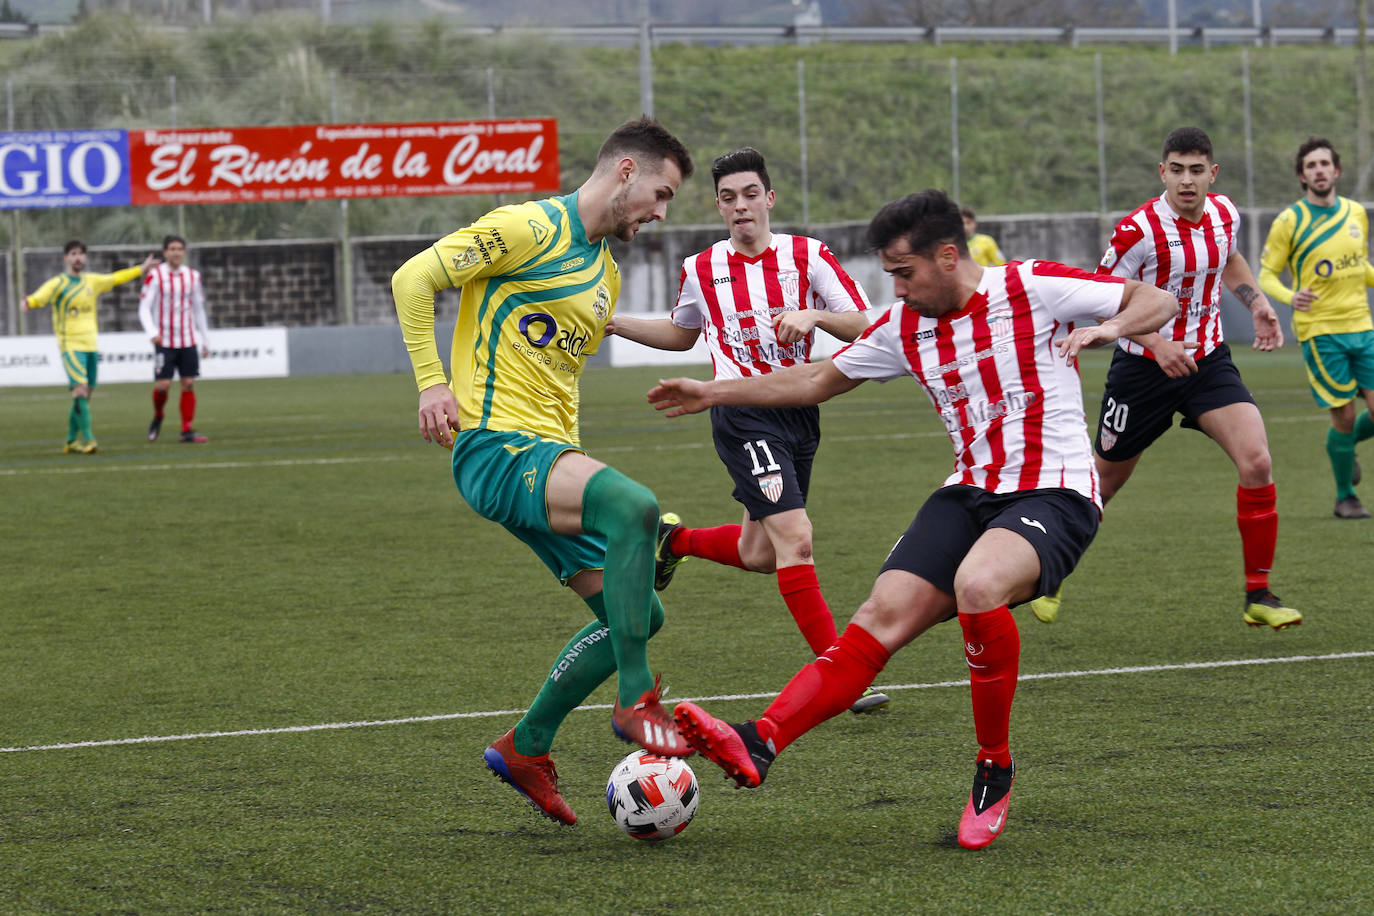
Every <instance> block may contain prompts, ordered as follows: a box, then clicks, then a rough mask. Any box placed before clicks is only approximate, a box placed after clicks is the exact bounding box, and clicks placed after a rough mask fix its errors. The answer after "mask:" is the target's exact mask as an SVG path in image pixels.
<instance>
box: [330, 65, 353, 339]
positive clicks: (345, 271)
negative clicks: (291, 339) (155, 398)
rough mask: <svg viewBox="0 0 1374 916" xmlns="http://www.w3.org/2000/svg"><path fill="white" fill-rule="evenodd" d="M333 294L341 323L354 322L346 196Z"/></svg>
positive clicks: (333, 95) (334, 95)
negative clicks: (338, 307) (338, 302)
mask: <svg viewBox="0 0 1374 916" xmlns="http://www.w3.org/2000/svg"><path fill="white" fill-rule="evenodd" d="M334 76H335V74H334V72H333V71H330V73H329V119H330V120H331V121H338V119H339V96H338V92H337V91H336V84H335V79H334ZM334 288H335V294H336V295H337V296H338V298H339V300H340V304H341V305H342V306H343V316H342V317H343V323H344V324H349V325H351V324H354V315H353V239H352V238H351V237H350V236H349V233H348V198H347V197H342V198H340V199H339V275H338V276H337V277H335V279H334Z"/></svg>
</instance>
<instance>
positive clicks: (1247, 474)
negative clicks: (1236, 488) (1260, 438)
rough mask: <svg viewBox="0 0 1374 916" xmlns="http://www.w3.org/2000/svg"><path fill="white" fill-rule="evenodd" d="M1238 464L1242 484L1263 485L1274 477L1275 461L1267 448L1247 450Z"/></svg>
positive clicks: (1247, 485)
mask: <svg viewBox="0 0 1374 916" xmlns="http://www.w3.org/2000/svg"><path fill="white" fill-rule="evenodd" d="M1238 464H1239V471H1240V483H1241V486H1245V487H1262V486H1265V485H1266V484H1268V483H1270V482H1271V481H1272V480H1273V479H1274V476H1273V474H1274V466H1273V461H1272V460H1271V459H1270V457H1269V449H1267V448H1259V449H1255V450H1253V451H1250V452H1247V453H1246V455H1245V456H1244V458H1243V459H1242V460H1241V461H1240V462H1238Z"/></svg>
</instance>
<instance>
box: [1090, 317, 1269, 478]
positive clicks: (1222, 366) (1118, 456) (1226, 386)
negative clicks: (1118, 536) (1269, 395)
mask: <svg viewBox="0 0 1374 916" xmlns="http://www.w3.org/2000/svg"><path fill="white" fill-rule="evenodd" d="M1253 403H1255V399H1254V397H1253V396H1252V395H1251V394H1250V389H1249V388H1246V387H1245V382H1243V381H1241V378H1240V370H1238V369H1237V368H1236V364H1235V363H1234V362H1232V361H1231V348H1230V347H1228V346H1226V344H1221V345H1220V346H1218V347H1217V348H1216V349H1215V350H1213V351H1212V352H1211V353H1209V354H1207V355H1206V356H1204V357H1203V358H1202V359H1199V360H1197V372H1194V373H1193V374H1192V375H1188V376H1184V377H1183V378H1169V377H1168V376H1167V375H1165V374H1164V370H1163V369H1161V368H1159V364H1158V363H1156V362H1155V361H1154V360H1152V359H1150V358H1149V357H1148V356H1136V355H1135V354H1133V353H1127V352H1126V351H1125V350H1122V349H1118V350H1117V351H1116V355H1115V356H1113V357H1112V365H1111V368H1110V369H1108V370H1107V384H1106V387H1105V388H1104V389H1103V392H1102V411H1101V413H1100V415H1099V417H1098V421H1097V439H1096V441H1095V442H1094V443H1093V445H1094V447H1095V448H1096V449H1097V453H1098V454H1099V455H1101V456H1102V457H1103V458H1106V459H1107V460H1108V461H1128V460H1130V459H1131V458H1134V457H1135V456H1136V455H1139V454H1140V453H1141V452H1143V451H1145V449H1147V448H1149V447H1150V444H1151V443H1152V442H1154V441H1155V440H1156V439H1158V438H1159V437H1160V436H1162V435H1164V434H1165V433H1166V432H1168V430H1169V427H1171V426H1173V425H1174V414H1176V413H1178V414H1182V415H1183V422H1182V423H1181V424H1180V425H1181V426H1184V427H1187V428H1188V429H1200V428H1201V427H1199V426H1198V424H1197V418H1198V417H1200V416H1202V415H1203V414H1205V413H1207V411H1209V410H1216V409H1217V408H1218V407H1227V406H1229V405H1231V404H1253Z"/></svg>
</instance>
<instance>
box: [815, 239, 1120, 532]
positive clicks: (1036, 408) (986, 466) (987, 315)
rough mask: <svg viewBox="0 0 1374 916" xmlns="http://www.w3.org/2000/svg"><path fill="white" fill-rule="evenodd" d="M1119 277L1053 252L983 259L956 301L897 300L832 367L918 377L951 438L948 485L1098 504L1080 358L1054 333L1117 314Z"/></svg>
mask: <svg viewBox="0 0 1374 916" xmlns="http://www.w3.org/2000/svg"><path fill="white" fill-rule="evenodd" d="M1125 289H1126V283H1125V281H1124V280H1122V279H1121V278H1119V277H1109V276H1102V275H1096V274H1090V273H1088V272H1086V271H1083V270H1079V269H1078V268H1076V267H1067V266H1065V265H1063V264H1057V263H1055V262H1053V261H1012V262H1011V263H1009V264H1005V265H1002V266H1000V267H989V268H986V269H985V270H984V271H983V279H982V282H980V283H979V285H978V292H977V293H975V294H974V295H973V296H972V297H970V298H969V300H968V302H967V303H965V304H964V307H963V308H961V309H959V310H958V311H956V312H951V313H949V314H947V315H942V316H941V317H939V318H926V317H923V316H922V315H920V314H918V313H917V312H916V311H914V310H913V309H910V308H907V307H906V305H905V304H904V303H901V302H898V303H897V304H896V305H894V306H892V308H891V309H889V310H888V312H887V314H885V315H883V316H882V317H881V318H879V319H878V320H877V321H875V322H874V323H873V324H872V325H871V326H870V327H869V329H868V330H867V331H865V332H864V334H863V336H861V337H860V338H859V339H858V340H856V341H854V342H853V343H852V344H850V345H849V346H848V347H845V348H844V349H843V350H841V351H840V352H839V353H837V354H835V356H834V362H835V368H837V369H839V370H840V371H841V372H842V373H844V374H845V375H846V376H847V377H849V378H851V379H855V378H864V379H878V380H880V381H886V380H887V379H891V378H897V377H898V376H901V375H910V376H912V377H913V378H915V379H916V381H917V382H919V383H920V384H921V387H923V388H924V389H925V390H926V394H927V395H929V396H930V400H931V403H932V404H934V405H935V409H936V410H937V411H939V413H940V418H941V419H942V420H943V421H944V423H945V429H946V430H947V431H948V432H949V438H950V442H951V443H952V444H953V445H954V472H953V473H952V474H950V476H949V477H948V478H946V479H945V483H944V485H945V486H951V485H954V484H965V485H968V486H971V487H981V488H982V489H984V490H988V491H989V492H992V493H1014V492H1017V491H1020V490H1036V489H1045V488H1058V489H1066V490H1073V491H1074V492H1076V493H1080V494H1082V495H1083V496H1084V497H1086V498H1088V499H1090V500H1092V501H1093V502H1094V503H1095V504H1097V506H1098V508H1099V509H1100V508H1101V506H1102V498H1101V493H1100V487H1099V485H1098V477H1097V469H1096V467H1095V466H1094V464H1093V454H1092V442H1091V440H1090V439H1089V436H1088V427H1087V424H1086V423H1085V422H1084V419H1083V390H1082V386H1081V385H1080V384H1079V379H1078V367H1077V366H1070V365H1068V364H1066V363H1065V362H1064V360H1063V358H1061V357H1060V356H1059V355H1058V351H1057V350H1056V347H1055V343H1056V341H1058V340H1060V339H1062V338H1064V337H1066V336H1067V335H1068V334H1069V332H1070V331H1072V330H1073V327H1074V322H1077V321H1083V320H1097V321H1100V320H1104V319H1107V318H1110V317H1111V316H1113V315H1115V314H1116V313H1117V312H1118V311H1120V309H1121V300H1122V296H1123V293H1124V291H1125Z"/></svg>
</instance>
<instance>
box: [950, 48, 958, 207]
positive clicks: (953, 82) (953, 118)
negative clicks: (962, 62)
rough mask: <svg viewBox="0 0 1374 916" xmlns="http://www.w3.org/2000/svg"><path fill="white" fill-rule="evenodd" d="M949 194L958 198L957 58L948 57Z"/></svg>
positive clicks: (956, 199)
mask: <svg viewBox="0 0 1374 916" xmlns="http://www.w3.org/2000/svg"><path fill="white" fill-rule="evenodd" d="M949 134H950V144H949V149H950V157H951V162H950V171H951V177H950V183H949V193H950V196H951V197H953V198H954V199H955V201H956V202H957V201H958V200H959V58H957V57H951V58H950V59H949Z"/></svg>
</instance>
